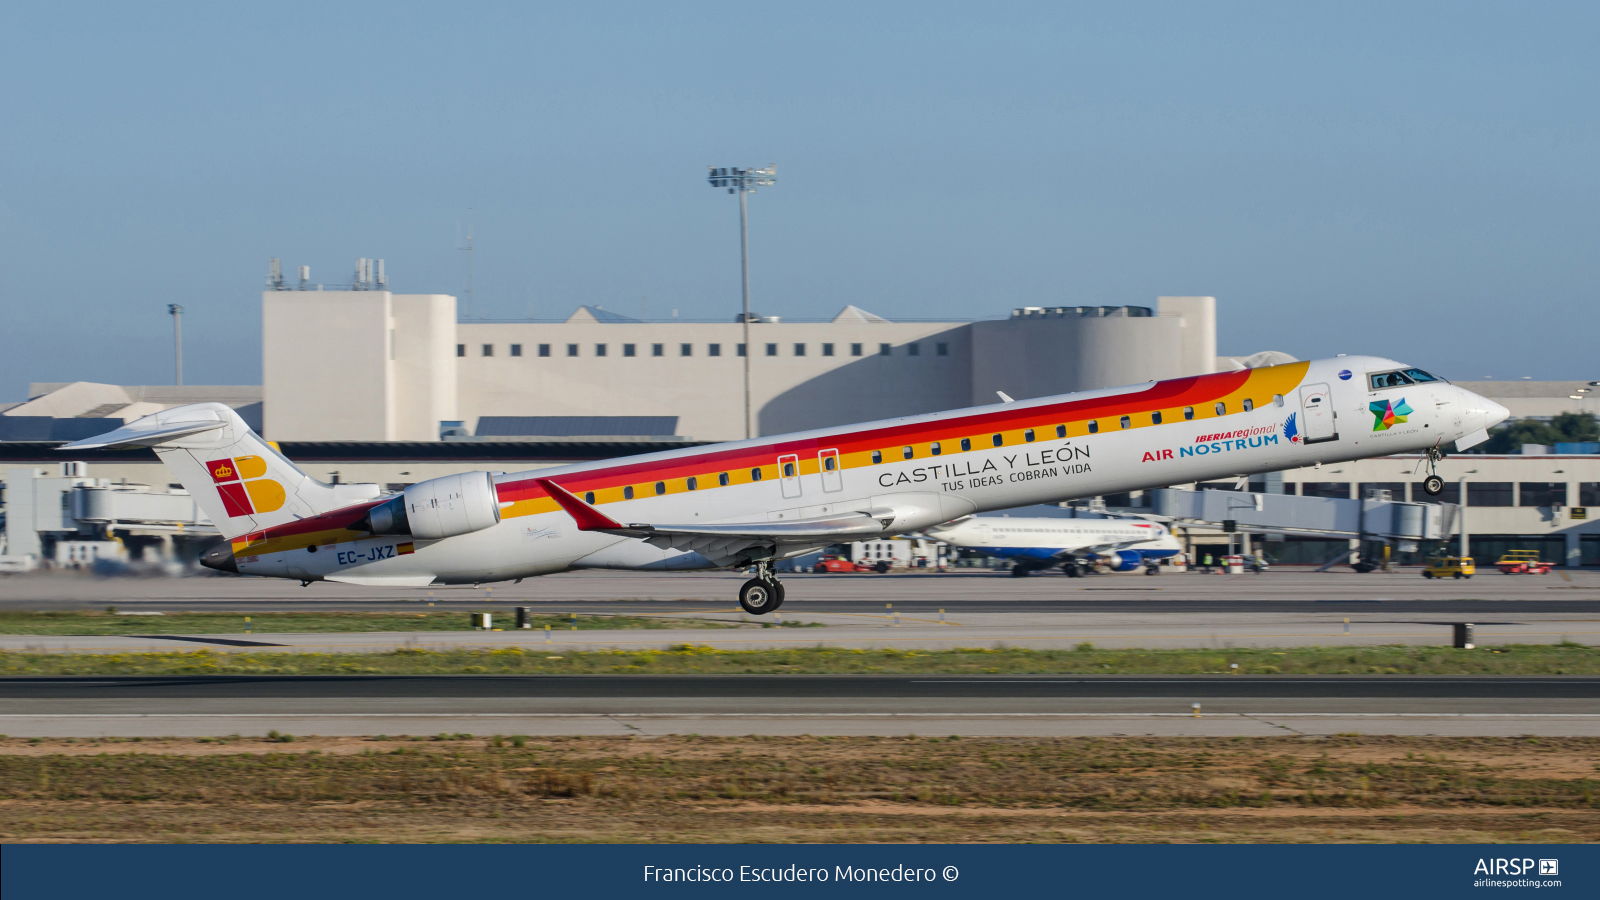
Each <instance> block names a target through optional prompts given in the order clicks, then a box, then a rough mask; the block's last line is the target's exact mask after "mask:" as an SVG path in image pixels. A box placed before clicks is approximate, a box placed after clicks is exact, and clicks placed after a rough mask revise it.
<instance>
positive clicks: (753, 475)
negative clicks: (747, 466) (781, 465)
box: [750, 467, 761, 481]
mask: <svg viewBox="0 0 1600 900" xmlns="http://www.w3.org/2000/svg"><path fill="white" fill-rule="evenodd" d="M750 480H751V481H760V480H761V469H760V467H757V468H754V469H751V470H750Z"/></svg>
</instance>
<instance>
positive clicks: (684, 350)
mask: <svg viewBox="0 0 1600 900" xmlns="http://www.w3.org/2000/svg"><path fill="white" fill-rule="evenodd" d="M711 346H713V347H715V346H716V344H712V345H711ZM678 355H679V356H693V355H694V345H693V344H679V345H678ZM711 355H712V356H716V354H715V353H713V354H711Z"/></svg>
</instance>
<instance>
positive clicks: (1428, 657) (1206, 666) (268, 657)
mask: <svg viewBox="0 0 1600 900" xmlns="http://www.w3.org/2000/svg"><path fill="white" fill-rule="evenodd" d="M1234 664H1237V665H1238V666H1239V668H1238V669H1237V670H1234V669H1233V668H1232V666H1233V665H1234ZM1234 672H1237V674H1235V675H1233V677H1238V678H1252V677H1260V676H1263V675H1595V674H1600V648H1595V647H1588V646H1584V645H1580V644H1513V645H1506V646H1501V647H1495V648H1492V649H1482V648H1480V649H1477V650H1453V649H1449V648H1443V647H1412V646H1389V647H1357V648H1346V647H1339V648H1334V647H1297V648H1292V649H1285V650H1096V649H1093V648H1090V647H1086V646H1083V645H1080V648H1079V649H1074V650H1024V649H983V648H970V649H958V650H895V649H887V650H850V649H841V648H834V647H810V648H795V649H782V650H720V649H717V648H714V647H708V646H703V645H695V644H681V645H678V646H675V647H673V648H671V649H668V650H600V651H589V652H581V653H574V652H570V651H564V650H557V649H554V648H551V649H548V650H547V649H544V648H542V647H539V646H537V645H535V646H531V647H506V648H503V649H499V650H442V651H436V650H422V649H400V650H395V651H392V652H387V653H282V652H269V653H259V652H244V653H235V652H219V651H214V650H198V651H191V652H171V653H105V654H89V653H84V654H68V653H0V674H5V675H161V674H169V675H192V674H240V675H322V674H334V675H337V674H373V675H377V674H390V675H417V674H474V675H480V674H504V675H538V674H561V675H571V674H608V675H609V674H619V673H623V674H626V673H641V674H786V673H787V674H835V673H863V674H885V675H892V674H921V673H940V674H1016V675H1033V674H1037V675H1050V674H1075V675H1207V674H1229V673H1234Z"/></svg>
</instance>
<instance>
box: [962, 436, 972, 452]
mask: <svg viewBox="0 0 1600 900" xmlns="http://www.w3.org/2000/svg"><path fill="white" fill-rule="evenodd" d="M971 449H972V438H962V439H961V452H962V453H965V452H967V451H968V450H971Z"/></svg>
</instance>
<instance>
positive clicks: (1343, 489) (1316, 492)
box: [1229, 481, 1350, 500]
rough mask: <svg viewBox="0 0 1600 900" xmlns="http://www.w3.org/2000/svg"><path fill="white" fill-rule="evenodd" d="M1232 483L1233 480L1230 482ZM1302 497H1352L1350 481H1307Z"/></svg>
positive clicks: (1301, 486) (1303, 486) (1302, 485)
mask: <svg viewBox="0 0 1600 900" xmlns="http://www.w3.org/2000/svg"><path fill="white" fill-rule="evenodd" d="M1229 483H1230V484H1231V483H1232V482H1229ZM1300 496H1302V497H1328V498H1332V499H1335V500H1349V499H1350V482H1348V481H1307V482H1303V483H1301V485H1300Z"/></svg>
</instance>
